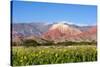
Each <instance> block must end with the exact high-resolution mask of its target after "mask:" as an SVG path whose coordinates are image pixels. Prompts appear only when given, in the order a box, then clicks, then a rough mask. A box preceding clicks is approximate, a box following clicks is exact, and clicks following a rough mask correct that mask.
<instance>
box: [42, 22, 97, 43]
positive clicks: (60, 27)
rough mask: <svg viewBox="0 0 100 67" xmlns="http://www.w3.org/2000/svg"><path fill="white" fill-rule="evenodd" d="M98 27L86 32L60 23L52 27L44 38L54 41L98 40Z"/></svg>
mask: <svg viewBox="0 0 100 67" xmlns="http://www.w3.org/2000/svg"><path fill="white" fill-rule="evenodd" d="M96 32H97V29H96V26H94V27H92V28H90V29H88V30H86V31H80V30H79V29H77V28H74V27H70V26H69V25H65V24H64V23H58V24H54V25H52V27H51V28H50V29H49V30H48V31H47V32H46V33H44V34H43V36H42V37H43V38H44V39H46V40H53V41H56V42H57V41H58V42H59V41H65V40H69V41H92V40H96V34H97V33H96Z"/></svg>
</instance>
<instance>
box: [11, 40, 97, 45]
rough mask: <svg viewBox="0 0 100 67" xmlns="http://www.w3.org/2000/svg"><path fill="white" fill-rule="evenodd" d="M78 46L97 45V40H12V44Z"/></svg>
mask: <svg viewBox="0 0 100 67" xmlns="http://www.w3.org/2000/svg"><path fill="white" fill-rule="evenodd" d="M54 45H55V46H71V45H72V46H76V45H96V41H91V42H84V41H80V42H73V41H64V42H58V43H55V42H53V41H46V42H44V43H39V42H37V41H35V40H31V39H27V40H24V41H22V43H18V42H17V43H16V42H12V46H26V47H29V46H34V47H36V46H54Z"/></svg>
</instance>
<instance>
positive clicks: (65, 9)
mask: <svg viewBox="0 0 100 67" xmlns="http://www.w3.org/2000/svg"><path fill="white" fill-rule="evenodd" d="M12 6H13V8H12V11H13V12H12V17H13V18H12V19H13V22H14V23H30V22H48V23H53V22H58V21H69V22H71V23H74V24H80V25H81V24H83V25H95V24H96V22H97V7H96V6H89V5H72V4H57V3H42V2H25V1H13V4H12Z"/></svg>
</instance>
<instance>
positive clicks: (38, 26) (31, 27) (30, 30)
mask: <svg viewBox="0 0 100 67" xmlns="http://www.w3.org/2000/svg"><path fill="white" fill-rule="evenodd" d="M49 27H50V24H49V25H48V24H45V23H14V24H12V31H16V32H17V33H21V34H22V35H23V36H30V35H35V36H41V34H42V33H44V32H46V31H47V30H48V28H49Z"/></svg>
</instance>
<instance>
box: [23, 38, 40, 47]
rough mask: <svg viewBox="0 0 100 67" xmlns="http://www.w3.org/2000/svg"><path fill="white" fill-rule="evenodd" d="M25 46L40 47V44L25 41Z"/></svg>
mask: <svg viewBox="0 0 100 67" xmlns="http://www.w3.org/2000/svg"><path fill="white" fill-rule="evenodd" d="M23 46H26V47H27V46H34V47H35V46H39V43H37V42H36V41H35V40H29V39H28V40H24V41H23Z"/></svg>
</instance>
